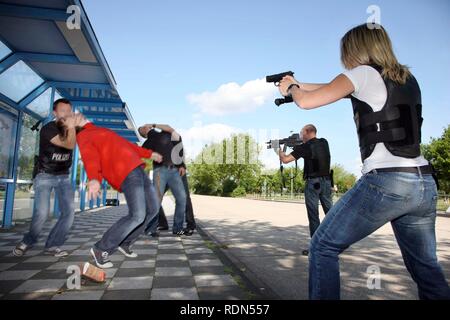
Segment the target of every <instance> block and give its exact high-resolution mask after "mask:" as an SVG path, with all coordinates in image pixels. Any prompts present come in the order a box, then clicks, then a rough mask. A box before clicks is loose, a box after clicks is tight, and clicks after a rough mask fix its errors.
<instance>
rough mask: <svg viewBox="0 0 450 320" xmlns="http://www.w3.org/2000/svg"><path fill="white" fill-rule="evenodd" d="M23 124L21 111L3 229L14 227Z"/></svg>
mask: <svg viewBox="0 0 450 320" xmlns="http://www.w3.org/2000/svg"><path fill="white" fill-rule="evenodd" d="M22 123H23V112H22V111H19V114H18V116H17V130H16V145H15V146H14V157H13V169H12V170H13V171H12V174H13V176H12V178H13V182H12V183H7V184H6V199H5V208H4V213H3V221H2V227H3V228H5V229H8V228H11V227H12V220H13V210H14V198H15V193H16V185H17V167H18V165H19V147H20V137H21V135H22Z"/></svg>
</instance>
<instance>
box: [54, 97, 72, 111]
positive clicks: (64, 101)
mask: <svg viewBox="0 0 450 320" xmlns="http://www.w3.org/2000/svg"><path fill="white" fill-rule="evenodd" d="M59 103H65V104H70V106H71V107H72V102H70V100H69V99H66V98H60V99H58V100H55V102H53V111H55V110H56V108H57V107H58V104H59Z"/></svg>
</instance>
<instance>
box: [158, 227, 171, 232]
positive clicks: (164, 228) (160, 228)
mask: <svg viewBox="0 0 450 320" xmlns="http://www.w3.org/2000/svg"><path fill="white" fill-rule="evenodd" d="M158 230H160V231H167V230H169V227H158Z"/></svg>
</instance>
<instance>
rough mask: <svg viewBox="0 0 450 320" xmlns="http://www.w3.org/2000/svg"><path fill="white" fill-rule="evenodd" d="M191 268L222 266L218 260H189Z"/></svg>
mask: <svg viewBox="0 0 450 320" xmlns="http://www.w3.org/2000/svg"><path fill="white" fill-rule="evenodd" d="M189 264H190V265H191V267H208V266H219V267H220V266H223V263H222V262H221V261H220V260H219V259H201V260H189Z"/></svg>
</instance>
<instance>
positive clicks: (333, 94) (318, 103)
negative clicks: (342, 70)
mask: <svg viewBox="0 0 450 320" xmlns="http://www.w3.org/2000/svg"><path fill="white" fill-rule="evenodd" d="M294 83H295V84H298V82H297V81H296V80H295V79H294V78H293V77H290V76H286V77H284V78H283V80H281V82H280V87H279V89H280V92H281V94H282V95H283V96H287V95H288V94H289V93H290V94H291V95H292V98H293V99H294V102H295V103H296V104H297V106H298V107H299V108H301V109H314V108H318V107H322V106H325V105H327V104H330V103H333V102H336V101H338V100H340V99H342V98H345V97H347V96H348V95H349V94H351V93H353V92H354V91H355V88H354V86H353V84H352V82H351V81H350V79H349V78H347V77H346V76H345V75H343V74H340V75H339V76H337V77H336V78H335V79H334V80H333V81H331V82H330V83H328V84H324V85H316V86H317V88H316V89H315V90H311V91H308V90H305V89H302V87H301V86H300V87H297V86H292V87H291V89H290V90H289V93H288V92H287V89H288V88H289V86H290V85H291V84H294Z"/></svg>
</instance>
